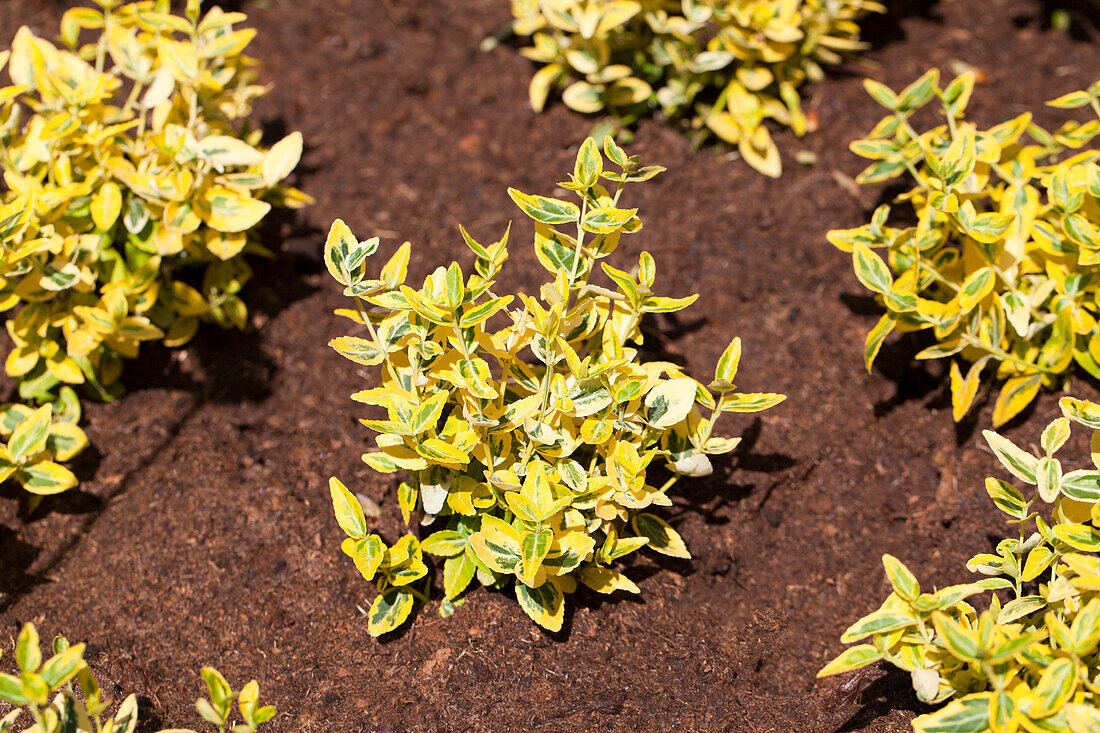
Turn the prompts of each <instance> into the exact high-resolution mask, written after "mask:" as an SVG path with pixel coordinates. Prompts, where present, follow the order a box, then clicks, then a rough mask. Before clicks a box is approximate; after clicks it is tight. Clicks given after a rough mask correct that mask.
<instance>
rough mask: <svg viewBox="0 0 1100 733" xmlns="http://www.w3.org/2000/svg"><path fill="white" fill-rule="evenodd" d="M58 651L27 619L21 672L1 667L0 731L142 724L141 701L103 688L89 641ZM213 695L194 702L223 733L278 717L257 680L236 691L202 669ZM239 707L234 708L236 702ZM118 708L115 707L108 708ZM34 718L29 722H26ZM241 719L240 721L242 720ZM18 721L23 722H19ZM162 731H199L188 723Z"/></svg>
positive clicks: (61, 642)
mask: <svg viewBox="0 0 1100 733" xmlns="http://www.w3.org/2000/svg"><path fill="white" fill-rule="evenodd" d="M52 651H53V655H52V656H51V657H49V658H48V659H46V658H44V657H43V655H42V649H41V645H40V643H39V639H38V631H37V630H36V629H35V627H34V624H30V623H28V624H26V625H25V626H24V627H23V630H22V631H21V632H20V633H19V638H18V640H17V641H16V644H15V662H16V664H17V665H18V667H19V670H18V674H2V673H0V700H3V701H5V702H6V703H8V704H9V705H11V706H12V709H11V710H10V711H9V712H8V713H7V714H6V715H5V716H4V717H3V718H0V733H8V731H15V730H20V731H23V733H133V731H134V730H136V728H137V725H138V704H137V697H136V696H135V695H129V696H127V697H126V699H124V700H123V701H122V702H121V703H119V704H118V705H117V706H114V705H113V704H112V701H111V700H109V699H108V698H107V697H106V696H105V695H104V694H103V690H102V688H101V687H100V686H99V682H98V680H96V677H95V674H93V673H92V670H91V668H90V667H88V664H87V663H86V662H85V661H84V644H69V642H68V640H66V639H65V638H64V637H60V636H59V637H57V638H55V639H54V640H53V645H52ZM202 678H203V681H205V682H206V688H207V691H208V693H209V695H210V697H209V699H206V698H200V699H199V700H198V701H197V702H196V703H195V707H196V708H197V709H198V711H199V714H200V715H201V716H202V717H203V719H204V720H206V721H207V722H208V723H210V724H211V725H213V726H214V727H215V729H216V730H217V731H218V733H227V732H230V731H231V732H232V733H255V731H256V729H257V728H258V727H259V726H260V725H261V724H263V723H265V722H267V721H268V720H270V719H271V718H273V717H275V712H276V711H275V708H274V707H272V706H271V705H264V706H261V705H260V686H259V685H258V684H257V683H256V680H252V681H251V682H249V683H248V684H246V685H245V686H244V687H243V688H241V690H240V691H234V690H233V688H232V687H230V686H229V683H228V682H226V680H225V677H223V676H222V675H221V674H220V673H219V672H218V671H217V670H216V669H214V668H213V667H205V668H203V670H202ZM234 702H236V703H237V712H236V713H234V712H233V703H234ZM112 707H113V708H114V713H113V714H111V713H109V712H108V711H109V710H110V709H111V708H112ZM28 721H29V722H30V723H31V724H30V725H29V726H23V724H24V723H27V722H28ZM238 721H239V722H238ZM16 726H23V727H19V728H17V727H16ZM159 733H195V732H194V731H191V730H188V729H184V728H172V729H170V730H162V731H160V732H159Z"/></svg>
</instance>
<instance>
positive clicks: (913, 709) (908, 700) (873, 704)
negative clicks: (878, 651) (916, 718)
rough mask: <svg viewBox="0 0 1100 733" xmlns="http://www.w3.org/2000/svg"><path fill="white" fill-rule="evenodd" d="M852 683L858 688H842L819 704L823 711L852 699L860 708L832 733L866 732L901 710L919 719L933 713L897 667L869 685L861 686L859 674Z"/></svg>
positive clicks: (905, 675)
mask: <svg viewBox="0 0 1100 733" xmlns="http://www.w3.org/2000/svg"><path fill="white" fill-rule="evenodd" d="M878 669H881V667H879V668H878ZM851 682H854V683H855V684H854V685H852V686H849V683H848V682H846V683H843V684H840V685H838V687H837V689H836V690H834V691H831V692H829V693H826V695H825V696H824V698H823V699H821V700H820V704H821V705H822V706H823V707H824V706H828V707H836V706H837V705H838V704H840V703H843V702H845V701H847V700H851V699H853V698H854V701H855V702H856V704H858V705H859V709H858V710H857V711H856V712H855V713H853V714H852V715H851V716H850V717H849V718H848V719H847V720H845V721H844V722H842V723H841V724H840V725H839V726H837V727H836V728H834V729H833V730H832V733H854V731H859V730H865V729H866V728H867V727H868V726H870V725H871V724H872V723H874V722H875V721H877V720H879V719H880V718H883V717H884V716H887V715H890V714H891V713H894V712H895V711H899V710H900V711H904V712H907V713H912V714H914V715H920V714H921V713H927V712H931V711H932V709H933V708H931V707H930V706H928V705H925V704H924V703H922V702H921V701H920V700H918V699H917V695H916V693H915V692H914V691H913V685H912V684H911V683H910V681H909V676H908V675H907V674H905V672H903V671H902V670H900V669H897V668H894V667H889V668H888V669H887V670H886V671H885V673H883V674H881V675H880V676H878V677H877V678H875V679H874V680H873V681H872V682H870V683H869V684H867V683H863V684H861V683H860V677H859V674H858V673H856V675H853V677H852V678H851Z"/></svg>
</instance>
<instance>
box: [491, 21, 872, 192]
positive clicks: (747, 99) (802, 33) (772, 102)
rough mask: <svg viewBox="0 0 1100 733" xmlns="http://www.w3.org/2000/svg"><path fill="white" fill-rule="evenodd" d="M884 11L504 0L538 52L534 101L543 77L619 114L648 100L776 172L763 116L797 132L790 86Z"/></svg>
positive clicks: (848, 47)
mask: <svg viewBox="0 0 1100 733" xmlns="http://www.w3.org/2000/svg"><path fill="white" fill-rule="evenodd" d="M869 12H885V8H883V6H882V5H880V4H879V3H877V2H871V1H870V0H733V2H713V1H712V0H684V2H683V3H680V2H667V1H665V2H656V3H642V2H637V1H636V0H512V13H513V15H514V16H515V22H514V23H513V26H512V28H513V30H514V31H515V32H516V33H517V34H519V35H521V36H531V37H532V41H533V44H534V45H533V46H531V47H530V48H525V49H523V51H522V53H523V54H524V55H525V56H527V57H528V58H530V59H532V60H533V61H536V62H538V63H540V64H545V65H544V66H543V67H542V68H540V69H539V70H538V72H537V73H536V74H535V76H534V78H533V79H532V80H531V87H530V97H531V106H532V107H534V108H535V110H536V111H541V110H542V108H543V106H544V105H545V104H546V99H547V97H548V95H549V93H550V90H551V88H553V87H554V86H563V87H564V88H565V91H564V92H563V94H562V100H563V101H564V102H565V104H566V105H567V106H568V107H570V108H571V109H574V110H576V111H578V112H585V113H593V112H600V111H601V110H606V111H608V112H610V113H611V114H612V115H614V116H615V117H616V118H618V120H619V121H620V122H621V123H624V124H629V123H630V122H632V121H633V120H634V119H636V118H637V117H638V116H640V115H642V114H644V113H645V112H647V111H649V110H650V109H651V108H659V109H660V110H662V111H663V112H664V113H665V114H666V115H668V116H669V117H671V118H674V119H681V120H685V121H687V124H689V125H690V127H691V128H693V129H695V130H697V131H699V132H700V133H701V135H700V139H702V137H705V136H706V135H707V134H711V133H713V134H714V135H717V136H718V137H719V138H721V139H722V140H724V141H726V142H728V143H730V144H731V145H736V146H738V149H739V150H740V151H741V155H742V157H744V159H745V162H747V163H748V164H749V165H751V166H752V167H753V168H755V169H756V170H758V171H760V172H761V173H764V174H766V175H769V176H773V177H778V176H779V174H780V172H781V164H780V160H779V151H778V149H777V148H776V146H775V143H774V142H773V141H772V137H771V133H769V132H768V128H767V127H765V126H764V124H763V123H764V120H766V119H771V120H774V121H776V122H778V123H779V124H781V125H785V126H788V127H790V128H791V129H793V130H794V132H795V134H797V135H799V136H800V137H801V136H802V135H804V134H805V133H806V132H807V130H808V129H810V127H811V125H810V123H809V122H808V121H807V118H806V115H805V114H804V113H803V111H802V105H801V101H800V99H799V94H798V88H799V87H800V86H802V84H803V83H805V82H806V81H818V80H820V79H821V78H822V76H823V73H822V69H821V66H822V64H835V63H838V62H839V61H841V59H842V55H843V54H844V53H847V52H851V51H857V50H860V49H862V48H864V47H865V44H863V43H861V42H860V41H859V25H858V21H859V19H860V18H862V17H863V16H864V15H866V14H867V13H869Z"/></svg>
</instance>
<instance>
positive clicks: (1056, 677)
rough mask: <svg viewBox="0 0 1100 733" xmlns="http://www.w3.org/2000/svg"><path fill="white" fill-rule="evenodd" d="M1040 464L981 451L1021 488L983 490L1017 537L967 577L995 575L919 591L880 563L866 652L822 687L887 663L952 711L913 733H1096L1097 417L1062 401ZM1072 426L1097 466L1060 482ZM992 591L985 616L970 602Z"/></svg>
mask: <svg viewBox="0 0 1100 733" xmlns="http://www.w3.org/2000/svg"><path fill="white" fill-rule="evenodd" d="M1060 404H1061V407H1062V413H1063V415H1064V416H1065V417H1061V418H1058V419H1057V420H1055V421H1054V422H1052V423H1051V424H1050V425H1048V426H1047V428H1046V429H1045V430H1044V431H1043V434H1042V439H1041V441H1040V442H1041V448H1042V450H1041V452H1040V453H1039V454H1035V453H1032V452H1030V451H1028V450H1025V449H1024V448H1021V447H1019V446H1017V445H1015V444H1013V443H1012V442H1010V441H1009V440H1008V439H1006V438H1004V437H1002V436H1000V435H998V434H997V433H994V432H991V431H986V432H985V433H984V434H985V438H986V440H987V441H988V443H989V447H990V448H992V449H993V452H994V453H995V454H996V456H997V458H998V459H999V460H1000V462H1001V464H1002V465H1003V466H1004V468H1005V469H1006V470H1007V471H1008V473H1010V474H1012V476H1013V477H1014V478H1015V479H1017V480H1018V482H1019V483H1020V484H1022V485H1023V486H1024V488H1020V487H1019V486H1018V485H1014V484H1012V483H1009V482H1007V481H1003V480H1001V479H998V478H988V479H986V484H985V488H986V491H987V492H988V494H989V497H990V498H991V499H992V500H993V503H994V504H995V505H996V506H997V508H998V509H999V510H1000V511H1001V512H1003V513H1004V514H1005V515H1006V519H1007V523H1008V525H1009V526H1010V528H1011V531H1010V533H1009V536H1008V537H1006V538H1005V539H1003V540H1002V541H1000V542H999V543H998V544H997V546H996V551H995V552H993V553H988V552H983V553H981V554H978V555H976V556H974V558H972V559H971V560H970V562H969V563H967V569H969V570H970V571H971V572H976V573H979V574H981V575H985V576H989V577H986V578H984V579H982V580H979V581H976V582H971V583H966V584H963V585H952V586H948V587H946V588H940V589H938V590H934V589H927V588H922V587H921V585H920V583H919V582H918V581H917V579H916V577H915V576H914V575H913V574H912V573H911V572H910V571H909V570H908V569H906V567H905V565H903V564H902V562H901V561H900V560H898V559H897V558H894V557H892V556H890V555H885V556H884V557H883V564H884V565H885V566H886V574H887V576H888V578H889V579H890V583H891V585H892V586H893V592H892V593H891V594H890V595H889V596H888V597H887V599H886V601H885V602H884V603H883V604H882V606H881V607H880V608H879V609H878V610H877V611H874V612H873V613H871V614H870V615H868V616H866V617H864V618H862V619H860V620H859V621H857V622H856V623H855V624H853V625H852V626H851V627H850V628H849V629H848V630H847V631H845V632H844V635H843V637H841V639H842V641H844V642H846V643H854V642H861V643H859V644H856V645H855V646H852V647H850V648H849V649H848V650H847V651H845V652H844V653H843V654H841V655H840V656H839V657H837V658H836V659H835V660H833V661H832V662H830V663H829V664H828V665H827V666H826V667H825V668H824V669H823V670H822V671H821V672H820V673H819V676H824V675H830V674H838V673H840V672H846V671H849V670H853V669H858V668H859V667H863V666H866V665H868V664H874V663H876V662H878V661H879V660H885V661H887V662H889V663H890V664H893V665H894V666H896V667H899V668H901V669H903V670H905V671H907V672H909V673H910V674H911V675H912V681H913V687H914V689H915V690H916V693H917V696H918V697H919V698H920V699H921V700H923V701H925V702H928V703H932V704H940V703H944V702H947V701H951V702H950V703H949V704H947V705H946V706H944V707H942V708H940V709H939V710H937V711H936V712H934V713H930V714H928V715H923V716H921V717H919V718H917V719H916V720H915V721H913V728H914V730H916V731H918V733H937V732H946V731H955V732H957V733H983V732H984V731H991V732H992V733H1014V732H1015V731H1021V732H1022V731H1030V732H1033V733H1044V732H1046V731H1071V732H1072V733H1095V731H1097V730H1100V471H1098V470H1097V468H1100V405H1097V404H1094V403H1092V402H1085V401H1082V400H1075V399H1072V398H1069V397H1065V398H1063V399H1062V401H1061V403H1060ZM1071 422H1075V423H1078V424H1081V425H1084V426H1086V427H1088V428H1090V429H1091V430H1093V434H1092V444H1091V445H1092V461H1093V463H1094V464H1095V465H1094V466H1093V467H1090V468H1085V469H1079V470H1074V471H1068V472H1066V471H1064V470H1063V468H1062V464H1061V462H1060V461H1059V460H1058V459H1057V458H1056V457H1055V456H1056V454H1057V452H1058V450H1059V448H1061V447H1062V445H1063V444H1064V443H1065V442H1066V440H1067V439H1068V438H1069V436H1070V425H1071ZM988 591H994V593H993V595H992V597H991V598H990V599H989V603H988V606H985V605H984V604H975V603H974V602H973V598H974V597H975V596H978V595H979V594H983V593H986V592H988Z"/></svg>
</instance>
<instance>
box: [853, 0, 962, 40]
mask: <svg viewBox="0 0 1100 733" xmlns="http://www.w3.org/2000/svg"><path fill="white" fill-rule="evenodd" d="M883 5H885V6H886V12H885V13H871V14H870V15H868V16H867V17H866V18H864V19H863V20H861V21H860V23H859V25H860V34H859V36H860V38H861V39H862V40H863V41H864V42H866V43H869V44H871V48H873V49H880V48H882V47H884V46H888V45H890V44H893V43H899V42H901V41H905V40H906V38H907V35H906V33H905V27H904V23H905V21H906V20H908V19H910V18H916V19H919V20H924V21H932V22H936V23H942V22H943V18H942V16H941V15H940V9H939V0H885V2H884V3H883Z"/></svg>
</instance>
